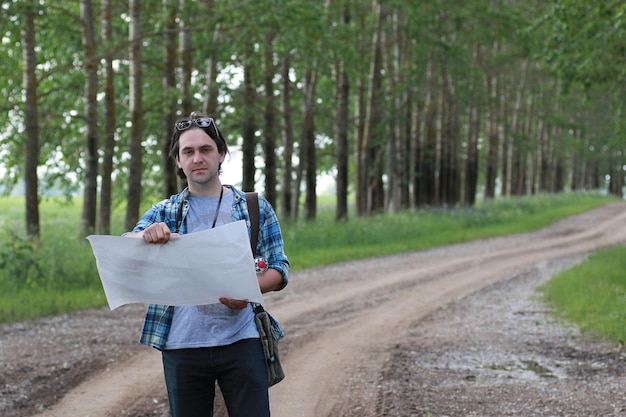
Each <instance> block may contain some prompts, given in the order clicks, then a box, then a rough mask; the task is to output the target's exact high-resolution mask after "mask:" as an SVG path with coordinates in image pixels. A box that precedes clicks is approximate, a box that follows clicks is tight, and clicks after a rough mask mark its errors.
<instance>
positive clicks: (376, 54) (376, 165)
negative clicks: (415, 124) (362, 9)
mask: <svg viewBox="0 0 626 417" xmlns="http://www.w3.org/2000/svg"><path fill="white" fill-rule="evenodd" d="M373 3H374V4H373V10H374V13H375V17H376V28H375V29H374V33H373V37H372V55H371V61H370V77H369V80H370V83H369V89H368V96H367V109H366V116H365V126H364V131H363V142H362V144H361V151H360V153H361V159H362V166H363V167H364V173H363V181H365V184H364V185H365V187H366V189H365V191H366V198H365V202H366V213H367V214H372V213H374V212H382V211H383V210H384V205H385V195H384V187H383V181H382V175H383V167H384V160H383V154H384V150H385V145H386V144H385V143H384V141H383V140H378V135H379V134H381V106H380V98H381V97H382V95H383V88H382V71H381V69H382V36H383V30H382V26H383V7H382V6H381V5H380V4H379V3H378V1H377V0H374V2H373ZM375 139H376V140H375Z"/></svg>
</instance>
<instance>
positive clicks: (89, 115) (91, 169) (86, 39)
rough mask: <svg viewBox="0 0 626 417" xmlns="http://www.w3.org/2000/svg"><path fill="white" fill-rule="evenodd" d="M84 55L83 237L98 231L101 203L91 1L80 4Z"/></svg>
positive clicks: (96, 59)
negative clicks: (98, 214)
mask: <svg viewBox="0 0 626 417" xmlns="http://www.w3.org/2000/svg"><path fill="white" fill-rule="evenodd" d="M80 20H81V24H82V40H83V52H84V58H85V92H84V95H85V106H84V111H85V115H84V117H85V153H84V161H85V176H84V179H83V212H82V216H81V225H80V237H81V238H83V237H85V236H88V235H90V234H92V233H94V232H95V230H96V210H97V199H98V98H97V94H98V60H99V57H98V56H97V53H96V32H95V29H94V15H93V7H92V4H91V0H81V2H80Z"/></svg>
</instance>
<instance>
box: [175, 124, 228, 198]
mask: <svg viewBox="0 0 626 417" xmlns="http://www.w3.org/2000/svg"><path fill="white" fill-rule="evenodd" d="M179 145H180V150H179V153H178V160H177V163H178V167H179V168H181V169H182V170H183V172H184V173H185V175H186V176H187V181H188V183H189V185H190V186H192V183H195V184H198V185H200V186H202V185H209V184H210V183H211V182H212V181H214V180H216V179H217V178H218V177H219V169H220V164H221V163H222V162H224V155H223V154H220V153H219V151H218V148H217V144H216V143H215V141H214V140H213V139H212V138H211V137H210V136H209V135H207V134H206V132H205V131H204V130H202V129H198V128H191V129H189V130H186V131H185V132H183V134H182V135H180V138H179Z"/></svg>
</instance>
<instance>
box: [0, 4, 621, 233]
mask: <svg viewBox="0 0 626 417" xmlns="http://www.w3.org/2000/svg"><path fill="white" fill-rule="evenodd" d="M625 12H626V5H624V4H623V2H619V1H616V0H611V1H596V0H592V1H585V0H546V1H540V0H533V1H524V2H520V1H511V0H477V1H472V2H461V1H456V0H428V1H419V2H408V1H399V0H392V1H385V2H383V1H380V0H367V1H365V0H325V1H305V2H303V1H299V0H247V1H239V0H238V1H232V0H224V1H219V2H218V1H213V0H198V1H191V0H159V1H157V0H144V1H138V0H124V1H121V0H68V1H64V2H58V1H54V0H4V1H2V2H0V30H1V33H2V34H3V35H2V43H1V45H0V48H1V56H2V59H1V60H0V95H1V97H2V99H1V100H2V101H1V103H2V104H0V106H1V108H2V111H1V112H0V140H1V142H0V155H1V156H2V161H3V162H2V164H1V166H2V168H3V170H4V172H5V175H4V178H3V179H2V180H1V181H2V185H3V189H4V190H10V189H11V188H12V187H13V186H15V184H17V183H18V182H19V181H23V182H24V184H25V190H26V195H27V198H26V204H27V209H26V224H27V229H26V230H27V233H28V234H30V235H31V236H35V237H38V235H39V229H38V221H39V220H38V213H37V204H38V199H39V197H40V196H41V195H42V194H44V193H46V192H47V190H49V189H51V188H54V189H60V190H62V191H63V192H65V193H66V195H68V196H71V195H75V194H76V193H77V191H79V190H80V191H82V193H83V194H82V195H83V197H84V198H83V204H84V206H83V215H82V218H81V234H82V235H86V234H88V233H93V232H95V231H98V232H100V233H107V232H108V230H109V226H110V225H109V222H110V212H111V210H112V208H113V207H115V206H117V205H119V204H124V205H125V206H126V208H127V211H126V226H127V227H132V225H133V224H134V222H136V220H137V218H138V216H139V214H140V213H139V212H138V211H139V207H140V206H141V202H142V201H145V200H146V199H150V200H154V199H155V198H160V197H163V196H168V195H169V194H171V193H174V192H177V191H178V190H179V189H180V188H181V187H183V186H184V184H180V183H178V182H177V178H176V175H175V167H174V165H173V164H172V162H171V161H170V160H169V159H168V158H167V153H168V147H169V137H170V135H171V129H172V126H173V123H174V121H175V120H176V119H177V118H179V117H184V116H187V115H189V113H190V112H191V111H201V112H204V113H207V114H209V115H211V116H212V117H214V118H215V119H216V121H217V123H218V125H219V127H220V130H222V132H223V133H224V134H225V136H226V138H227V141H228V143H229V146H231V147H239V148H240V149H241V152H242V154H243V158H242V159H243V172H242V178H243V181H242V184H237V185H239V186H241V187H242V188H244V190H246V191H248V190H251V189H252V188H262V189H263V191H264V194H265V195H266V196H267V198H268V199H269V200H270V202H271V203H272V204H274V205H275V206H276V207H277V208H278V210H279V214H280V215H281V216H282V217H283V218H285V219H293V220H295V219H297V218H298V217H299V211H300V210H301V209H302V210H303V211H304V215H305V217H306V218H307V219H314V218H315V214H316V210H317V199H316V196H317V187H318V184H317V179H318V177H319V175H320V174H321V173H325V174H327V175H330V176H332V177H333V178H334V179H335V189H336V197H337V208H336V213H337V216H336V217H337V219H338V220H344V219H346V218H348V216H349V215H350V213H351V211H350V210H349V209H348V204H347V202H348V199H349V197H350V196H353V201H354V208H353V214H354V215H356V216H366V215H370V214H373V213H380V212H395V211H398V210H405V209H411V208H420V207H433V206H434V207H454V206H457V205H469V206H471V205H473V204H475V199H476V197H477V196H483V197H484V198H494V197H496V196H500V195H502V196H510V195H524V194H534V193H539V192H561V191H564V190H568V189H569V190H581V189H599V188H604V187H606V188H607V189H608V191H609V192H610V193H612V194H615V195H619V196H621V195H622V187H623V182H624V165H625V163H624V162H625V161H624V148H625V145H626V140H625V136H626V135H625V132H626V122H625V121H624V120H625V118H624V113H625V111H626V91H625V90H626V87H625V86H626V82H625V81H626V76H625V75H626V65H624V64H625V63H624V60H625V59H626V54H625V53H624V52H625V48H626V47H625V45H626V42H625V40H626V39H625V37H626V29H625V27H626V13H625ZM96 201H99V203H100V204H99V205H98V204H96Z"/></svg>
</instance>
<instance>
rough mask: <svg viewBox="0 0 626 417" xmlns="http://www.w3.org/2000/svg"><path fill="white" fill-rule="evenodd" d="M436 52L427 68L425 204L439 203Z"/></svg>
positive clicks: (423, 191) (422, 175)
mask: <svg viewBox="0 0 626 417" xmlns="http://www.w3.org/2000/svg"><path fill="white" fill-rule="evenodd" d="M434 60H435V54H434V52H432V51H431V52H430V54H429V58H428V64H427V68H426V99H425V103H424V142H423V154H422V160H423V162H422V169H421V172H420V177H421V187H420V191H421V193H420V198H419V199H418V201H419V202H420V204H419V206H423V205H438V204H439V200H438V197H437V191H436V190H437V183H436V170H437V164H436V160H437V104H436V102H437V100H436V99H435V79H436V77H435V75H434V69H433V67H434V65H435V63H434Z"/></svg>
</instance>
